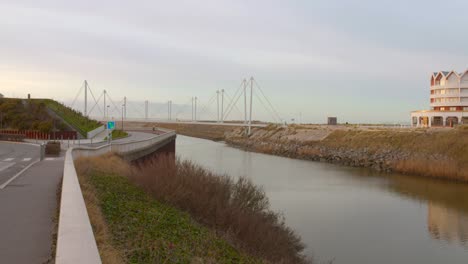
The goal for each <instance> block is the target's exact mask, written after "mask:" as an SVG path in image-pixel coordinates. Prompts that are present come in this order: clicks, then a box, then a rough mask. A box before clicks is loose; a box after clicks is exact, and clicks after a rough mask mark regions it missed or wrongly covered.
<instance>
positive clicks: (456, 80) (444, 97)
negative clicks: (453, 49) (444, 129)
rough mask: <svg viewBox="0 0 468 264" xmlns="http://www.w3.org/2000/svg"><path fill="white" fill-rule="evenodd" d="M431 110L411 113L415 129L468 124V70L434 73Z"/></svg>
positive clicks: (432, 76)
mask: <svg viewBox="0 0 468 264" xmlns="http://www.w3.org/2000/svg"><path fill="white" fill-rule="evenodd" d="M430 83H431V89H430V91H431V93H430V106H431V109H430V110H422V111H414V112H411V125H412V126H413V127H432V126H454V125H458V124H468V70H466V71H465V72H463V73H457V72H455V71H441V72H434V73H433V74H432V75H431V77H430Z"/></svg>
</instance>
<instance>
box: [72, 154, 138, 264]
mask: <svg viewBox="0 0 468 264" xmlns="http://www.w3.org/2000/svg"><path fill="white" fill-rule="evenodd" d="M75 167H76V169H77V174H78V178H79V181H80V186H81V191H82V193H83V197H84V199H85V201H86V209H87V211H88V215H89V218H90V221H91V225H92V227H93V231H94V236H95V238H96V243H97V246H98V249H99V254H100V256H101V259H102V262H103V263H105V264H107V263H108V264H119V263H125V261H124V257H123V256H122V254H121V253H120V250H119V249H117V248H115V247H114V245H113V244H112V235H111V232H110V231H109V228H108V226H107V223H106V220H105V218H104V215H103V213H102V211H101V208H100V205H99V199H98V197H97V193H96V190H95V188H94V187H93V185H92V184H91V183H90V182H89V179H88V177H89V175H90V172H91V171H103V172H110V173H119V174H121V175H124V176H128V175H130V172H131V168H130V166H129V164H128V163H126V162H124V161H123V160H122V159H121V158H120V157H118V156H116V155H113V154H106V155H103V156H100V157H94V158H84V157H83V158H79V159H77V160H76V161H75Z"/></svg>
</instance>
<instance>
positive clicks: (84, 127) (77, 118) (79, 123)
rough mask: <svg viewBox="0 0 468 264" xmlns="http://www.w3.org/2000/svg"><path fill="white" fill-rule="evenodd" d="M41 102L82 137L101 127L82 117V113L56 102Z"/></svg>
mask: <svg viewBox="0 0 468 264" xmlns="http://www.w3.org/2000/svg"><path fill="white" fill-rule="evenodd" d="M41 100H42V101H43V102H44V103H45V104H46V105H47V107H48V108H49V109H50V110H52V111H54V112H55V113H56V114H57V115H58V116H60V117H61V118H62V119H63V120H65V122H67V123H68V124H69V125H71V126H73V128H75V129H76V130H77V131H78V133H80V134H81V135H82V136H86V134H87V132H90V131H92V130H94V129H96V128H98V127H100V126H102V124H100V123H99V122H98V121H96V120H92V119H89V118H88V117H86V116H83V114H82V113H80V112H78V111H76V110H74V109H72V108H70V107H68V106H65V105H63V104H61V103H59V102H57V101H54V100H51V99H41Z"/></svg>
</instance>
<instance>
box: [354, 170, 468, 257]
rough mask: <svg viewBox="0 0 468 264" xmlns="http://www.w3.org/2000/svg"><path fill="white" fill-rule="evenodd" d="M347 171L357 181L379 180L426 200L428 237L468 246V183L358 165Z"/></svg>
mask: <svg viewBox="0 0 468 264" xmlns="http://www.w3.org/2000/svg"><path fill="white" fill-rule="evenodd" d="M351 171H352V175H353V177H354V178H359V179H360V180H361V181H362V180H364V181H369V179H376V180H378V179H383V180H384V184H382V182H380V181H378V183H377V184H376V185H375V186H377V187H379V188H382V189H384V190H386V191H390V192H394V193H397V194H398V195H403V196H405V197H408V198H410V199H414V200H419V201H420V202H422V203H426V204H427V221H426V223H427V230H428V232H429V235H430V237H431V238H432V239H435V240H439V241H443V242H447V243H454V244H458V245H461V246H463V247H465V248H467V249H468V185H466V184H460V183H455V182H447V181H441V180H436V179H427V178H421V177H414V176H409V175H401V174H388V173H376V172H374V171H371V170H367V169H359V168H356V169H351ZM426 223H425V224H426Z"/></svg>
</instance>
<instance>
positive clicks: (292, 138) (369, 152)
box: [226, 126, 468, 181]
mask: <svg viewBox="0 0 468 264" xmlns="http://www.w3.org/2000/svg"><path fill="white" fill-rule="evenodd" d="M325 130H327V131H325ZM314 134H315V135H316V136H312V137H310V135H314ZM226 140H227V141H228V142H229V143H231V144H233V145H238V146H242V147H248V148H249V149H250V150H254V151H258V152H263V153H268V154H275V155H281V156H288V157H292V158H301V159H314V160H317V157H320V160H322V157H324V156H326V157H325V158H324V159H325V160H330V161H332V162H337V163H340V160H341V161H344V160H346V161H347V162H349V160H350V159H354V160H355V161H357V162H355V163H353V164H369V163H367V160H370V162H373V161H374V162H375V161H379V162H382V160H383V162H384V163H385V164H386V166H388V167H389V169H391V170H393V171H398V172H402V173H408V174H416V175H421V176H428V177H434V178H441V179H450V180H457V181H468V151H467V150H468V127H466V126H464V127H463V126H460V127H458V128H454V129H449V128H445V129H407V128H406V129H389V128H362V129H361V128H350V127H344V128H338V127H337V128H334V129H333V130H330V128H327V127H319V126H315V127H288V128H282V127H266V128H255V129H254V130H253V134H252V135H251V136H250V137H249V138H244V137H242V136H241V135H240V131H238V132H237V133H231V134H230V135H228V136H227V139H226ZM327 157H328V158H329V159H327ZM368 166H372V165H368Z"/></svg>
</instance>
